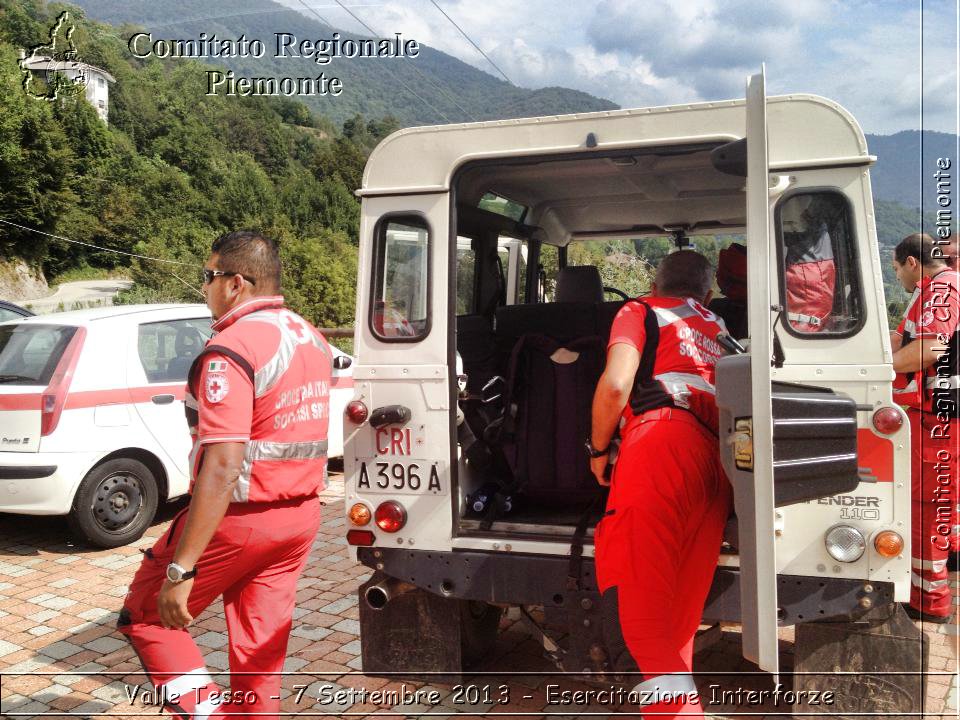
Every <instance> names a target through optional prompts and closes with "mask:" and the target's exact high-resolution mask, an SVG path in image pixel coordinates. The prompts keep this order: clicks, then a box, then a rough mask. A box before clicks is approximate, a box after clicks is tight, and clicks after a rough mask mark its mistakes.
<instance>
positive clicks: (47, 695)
mask: <svg viewBox="0 0 960 720" xmlns="http://www.w3.org/2000/svg"><path fill="white" fill-rule="evenodd" d="M72 692H73V690H71V689H70V688H69V687H67V686H66V685H61V684H60V683H54V684H53V685H51V686H50V687H45V688H44V689H43V690H40V691H39V692H37V693H34V696H33V699H34V700H39V701H40V702H44V703H49V702H50V701H51V700H53V699H54V698H58V697H63V696H64V695H69V694H70V693H72Z"/></svg>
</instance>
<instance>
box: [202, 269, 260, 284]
mask: <svg viewBox="0 0 960 720" xmlns="http://www.w3.org/2000/svg"><path fill="white" fill-rule="evenodd" d="M234 275H239V276H240V277H242V278H243V279H244V280H246V281H247V282H248V283H250V284H251V285H256V284H257V281H256V280H254V279H253V278H252V277H249V276H247V275H244V274H243V273H238V272H231V271H230V270H210V269H208V268H204V269H203V284H204V285H209V284H210V283H212V282H213V281H214V279H215V278H218V277H232V276H234Z"/></svg>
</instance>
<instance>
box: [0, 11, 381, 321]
mask: <svg viewBox="0 0 960 720" xmlns="http://www.w3.org/2000/svg"><path fill="white" fill-rule="evenodd" d="M63 7H64V6H61V5H57V4H53V3H51V4H46V3H44V2H42V1H40V0H28V1H14V0H0V219H2V220H6V221H12V222H15V223H18V224H20V225H24V226H28V227H31V228H35V229H38V230H41V231H43V232H46V233H50V234H54V235H61V236H64V237H67V238H71V239H75V240H80V241H83V242H86V243H90V244H93V245H99V246H103V247H106V248H109V249H113V250H119V251H122V252H126V253H133V254H140V255H149V256H154V257H160V258H164V259H167V260H169V261H171V262H170V263H167V264H163V263H158V262H150V261H146V260H141V259H139V258H136V257H133V258H131V257H128V256H123V255H117V254H114V253H110V252H104V251H100V250H96V249H93V248H89V247H86V246H83V245H77V244H69V243H67V242H64V241H62V240H57V239H52V238H49V237H46V236H43V235H39V234H37V233H33V232H28V231H24V230H19V229H17V228H13V227H11V226H9V225H0V256H2V257H4V258H10V257H23V258H25V259H27V260H28V261H30V262H32V263H34V264H40V265H41V266H42V267H43V269H44V271H45V272H46V273H47V275H48V277H49V276H50V275H51V274H52V275H56V274H58V273H60V272H62V271H64V270H67V269H71V268H76V267H78V266H81V267H82V266H90V267H94V268H113V267H116V266H126V265H130V272H131V274H132V277H133V278H134V280H136V281H137V284H136V286H135V288H134V290H133V291H132V292H131V293H129V294H128V295H127V297H126V298H124V299H126V300H127V301H141V300H144V301H158V300H178V301H179V300H190V301H198V300H199V299H200V297H199V295H198V294H197V293H196V291H195V290H192V289H190V287H188V285H189V286H193V287H194V288H196V287H198V286H199V284H200V282H199V268H200V265H201V264H202V261H203V259H204V258H205V257H206V254H207V252H208V249H209V246H210V242H211V241H212V240H213V238H215V237H216V236H217V235H218V234H220V233H222V232H224V231H225V230H226V229H235V228H241V227H256V228H261V229H263V230H264V231H266V232H268V233H270V234H271V235H273V236H274V237H276V238H277V239H278V240H280V243H281V248H282V252H283V254H284V256H285V257H287V258H289V259H291V260H294V259H295V261H294V262H287V263H286V268H287V273H288V275H287V277H286V278H285V286H286V288H287V292H288V295H289V296H290V300H291V302H292V304H293V306H294V307H296V308H297V309H299V310H301V311H303V312H304V313H305V314H307V315H308V316H309V317H310V318H311V319H313V320H314V321H315V322H317V323H318V324H320V325H323V326H328V327H329V326H338V325H348V324H350V323H351V322H352V319H353V306H354V282H355V280H354V278H355V277H356V243H357V227H358V212H359V205H358V202H357V200H356V198H355V197H354V196H353V190H354V189H355V188H357V187H359V184H360V175H361V173H362V170H363V164H364V162H365V159H366V155H367V154H368V153H369V151H370V150H371V149H372V148H373V147H374V146H375V145H376V143H377V142H378V141H379V139H380V138H382V137H383V136H384V135H386V134H387V133H389V132H391V131H392V130H393V129H395V128H396V127H397V122H396V121H395V120H393V119H391V118H385V119H379V120H365V119H363V118H360V117H356V118H352V119H350V120H349V121H347V122H346V123H345V124H344V125H343V126H342V128H339V129H338V128H335V127H334V126H333V125H332V124H330V123H329V122H328V121H325V120H322V119H319V118H318V117H317V116H314V115H311V113H310V112H309V111H308V110H307V109H306V108H305V107H304V106H303V105H302V104H301V103H298V102H295V101H291V100H279V99H268V98H236V97H234V98H229V99H225V98H220V97H204V96H203V92H204V90H203V84H204V82H205V76H204V66H202V65H200V64H199V63H195V62H190V63H183V62H173V61H159V60H151V61H149V62H139V61H137V60H135V59H133V58H131V55H130V53H129V51H128V50H127V48H126V46H125V44H124V42H123V41H122V40H120V39H119V38H118V37H117V36H116V32H115V29H114V28H111V27H109V26H105V25H101V24H97V23H93V22H89V21H86V20H82V19H76V18H74V22H75V26H76V31H75V33H74V35H73V38H72V39H73V41H74V43H75V44H76V46H77V48H78V49H79V51H80V54H81V56H82V57H83V59H84V60H86V61H87V62H89V63H92V64H94V65H97V66H99V67H103V68H105V69H106V70H108V71H109V72H110V73H111V74H112V75H113V76H114V77H115V78H116V80H117V82H116V84H115V85H114V86H113V87H112V91H111V96H110V124H109V126H107V125H105V124H104V123H102V122H100V121H99V120H98V118H97V116H96V113H95V111H94V109H93V108H92V107H91V106H90V105H89V104H88V103H86V102H85V101H83V100H82V99H77V98H66V99H63V100H62V101H59V102H55V103H48V102H43V101H39V100H37V99H35V98H31V97H29V96H27V95H26V94H25V93H24V92H23V91H22V88H21V86H20V83H21V78H20V74H19V68H18V66H17V48H19V47H27V46H30V45H33V44H35V43H39V42H41V41H45V40H46V33H47V31H48V28H49V27H50V26H51V24H52V21H53V19H54V18H55V17H56V16H57V14H58V13H59V12H60V10H62V9H63ZM197 98H203V102H197ZM177 263H182V264H177Z"/></svg>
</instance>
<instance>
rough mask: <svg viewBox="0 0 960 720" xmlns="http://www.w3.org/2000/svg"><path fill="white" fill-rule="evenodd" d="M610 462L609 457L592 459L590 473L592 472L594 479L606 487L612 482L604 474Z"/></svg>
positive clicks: (603, 456) (602, 456)
mask: <svg viewBox="0 0 960 720" xmlns="http://www.w3.org/2000/svg"><path fill="white" fill-rule="evenodd" d="M609 462H610V456H609V455H601V456H600V457H595V458H590V472H592V473H593V475H594V477H595V478H597V482H598V483H600V484H601V485H603V486H604V487H607V486H608V485H610V481H609V480H607V478H605V477H604V476H603V474H604V473H605V472H606V471H607V463H609Z"/></svg>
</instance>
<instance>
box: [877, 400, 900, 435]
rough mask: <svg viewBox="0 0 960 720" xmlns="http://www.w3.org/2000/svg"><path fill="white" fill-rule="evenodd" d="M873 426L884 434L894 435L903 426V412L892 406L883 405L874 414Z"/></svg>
mask: <svg viewBox="0 0 960 720" xmlns="http://www.w3.org/2000/svg"><path fill="white" fill-rule="evenodd" d="M873 427H875V428H876V429H877V432H879V433H883V434H884V435H893V433H895V432H897V430H899V429H900V428H902V427H903V413H902V412H900V411H899V410H897V409H896V408H892V407H889V406H887V407H882V408H880V409H879V410H877V411H876V412H875V413H874V414H873Z"/></svg>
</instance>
